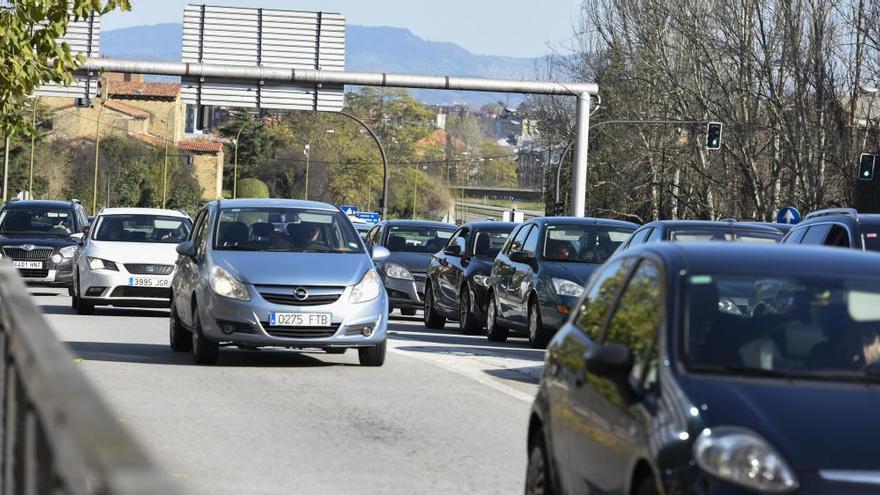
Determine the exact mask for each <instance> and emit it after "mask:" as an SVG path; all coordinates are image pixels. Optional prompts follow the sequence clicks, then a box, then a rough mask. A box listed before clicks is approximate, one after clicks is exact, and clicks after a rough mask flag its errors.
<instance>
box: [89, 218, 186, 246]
mask: <svg viewBox="0 0 880 495" xmlns="http://www.w3.org/2000/svg"><path fill="white" fill-rule="evenodd" d="M191 227H192V222H191V221H190V219H188V218H183V217H169V216H161V215H102V216H101V217H99V218H98V223H97V225H96V226H95V234H94V236H93V237H92V239H94V240H96V241H111V242H150V243H162V244H180V243H181V242H183V241H185V240H186V239H187V237H189V230H190V228H191Z"/></svg>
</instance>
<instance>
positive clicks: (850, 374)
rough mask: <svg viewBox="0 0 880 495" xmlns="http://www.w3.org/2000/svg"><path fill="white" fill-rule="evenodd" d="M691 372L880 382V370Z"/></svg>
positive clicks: (715, 368) (700, 368)
mask: <svg viewBox="0 0 880 495" xmlns="http://www.w3.org/2000/svg"><path fill="white" fill-rule="evenodd" d="M688 369H689V370H693V371H702V372H706V373H718V374H724V375H741V376H753V377H762V378H782V379H785V380H828V381H835V380H845V381H849V382H861V381H869V382H880V369H872V368H868V369H866V370H865V371H864V372H859V371H837V370H826V371H822V370H817V371H810V370H800V371H796V372H793V371H791V370H768V369H764V368H752V367H749V366H734V365H722V366H709V365H696V366H688Z"/></svg>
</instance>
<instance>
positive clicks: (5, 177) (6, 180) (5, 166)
mask: <svg viewBox="0 0 880 495" xmlns="http://www.w3.org/2000/svg"><path fill="white" fill-rule="evenodd" d="M9 141H10V140H9V133H8V132H7V134H6V144H5V145H4V147H3V150H4V151H3V154H4V158H3V202H4V203H5V202H7V201H8V200H9Z"/></svg>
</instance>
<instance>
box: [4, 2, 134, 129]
mask: <svg viewBox="0 0 880 495" xmlns="http://www.w3.org/2000/svg"><path fill="white" fill-rule="evenodd" d="M9 3H10V4H11V6H10V8H6V9H0V60H2V61H3V63H2V64H0V131H2V133H3V134H4V135H13V134H30V133H31V132H33V129H32V128H31V123H30V121H29V119H28V115H26V114H23V113H22V112H21V111H20V110H21V109H22V108H24V107H25V106H26V105H25V103H24V100H25V99H27V98H28V97H30V96H31V95H33V94H34V91H35V90H36V89H37V88H38V87H39V86H41V85H43V84H47V83H62V84H69V83H70V82H71V81H72V79H71V71H72V70H73V69H74V68H75V67H76V66H77V64H78V63H81V62H83V57H81V56H73V54H71V53H70V46H69V45H68V44H67V43H60V44H59V43H58V42H57V41H56V40H57V39H58V38H61V37H62V36H64V35H65V34H66V33H67V25H68V22H69V18H70V17H69V16H70V13H71V12H72V13H73V17H74V18H75V19H84V18H87V17H88V16H90V15H91V14H106V13H107V12H110V11H112V10H115V9H122V10H129V9H130V5H129V1H128V0H69V1H65V2H58V1H55V2H47V1H45V0H12V1H11V2H9ZM68 9H70V10H68Z"/></svg>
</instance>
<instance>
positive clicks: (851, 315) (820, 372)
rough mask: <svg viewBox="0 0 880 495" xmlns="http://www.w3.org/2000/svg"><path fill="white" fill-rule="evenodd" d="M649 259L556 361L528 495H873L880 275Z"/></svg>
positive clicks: (581, 322)
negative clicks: (531, 494) (537, 494)
mask: <svg viewBox="0 0 880 495" xmlns="http://www.w3.org/2000/svg"><path fill="white" fill-rule="evenodd" d="M828 252H829V251H828V250H827V249H821V248H819V249H817V248H806V247H804V248H787V247H785V246H779V245H742V244H739V245H738V244H736V243H693V244H687V243H654V244H649V245H647V246H644V247H640V248H635V249H632V250H629V251H627V252H626V253H624V254H623V255H618V256H615V257H614V258H612V259H611V260H609V261H608V263H607V264H605V266H603V267H602V268H601V269H600V270H599V271H598V272H597V273H596V274H595V275H594V276H593V277H592V279H591V281H590V284H589V285H588V286H587V289H586V292H585V295H584V298H583V299H582V300H581V302H580V304H579V305H578V307H577V309H576V310H575V311H574V312H573V314H572V317H571V318H570V320H569V321H568V322H567V323H566V325H565V326H564V327H563V328H562V329H561V330H560V331H559V332H558V334H557V335H556V336H555V338H554V339H553V341H552V342H551V343H550V345H549V347H548V350H547V361H546V365H545V370H544V376H543V379H542V382H541V387H540V390H539V392H538V395H537V398H536V400H535V403H534V407H533V412H532V417H531V420H530V426H529V436H528V448H529V467H528V474H527V488H526V493H566V494H596V493H608V494H640V495H647V494H655V493H664V494H692V493H693V494H738V493H743V494H745V493H794V492H797V493H809V494H819V493H822V494H835V495H841V494H867V493H878V492H880V457H878V456H877V446H878V445H880V429H878V428H877V411H878V410H880V263H877V261H878V259H880V258H878V257H877V255H876V254H866V253H860V252H856V251H845V250H840V251H839V252H835V253H834V256H828Z"/></svg>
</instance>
